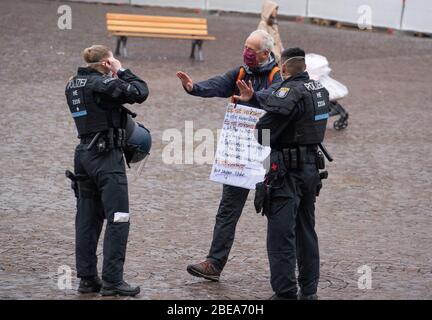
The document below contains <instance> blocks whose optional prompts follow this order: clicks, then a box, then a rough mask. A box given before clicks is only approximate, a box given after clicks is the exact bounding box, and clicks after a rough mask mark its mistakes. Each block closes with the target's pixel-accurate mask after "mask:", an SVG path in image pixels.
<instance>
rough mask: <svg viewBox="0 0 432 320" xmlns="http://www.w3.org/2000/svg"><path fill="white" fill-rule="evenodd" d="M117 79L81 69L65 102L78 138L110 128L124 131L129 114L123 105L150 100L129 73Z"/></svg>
mask: <svg viewBox="0 0 432 320" xmlns="http://www.w3.org/2000/svg"><path fill="white" fill-rule="evenodd" d="M117 76H118V77H112V76H109V75H105V74H102V73H100V72H99V71H97V70H95V69H92V68H88V67H81V68H78V72H77V75H76V76H74V77H73V78H72V79H71V80H70V81H69V82H68V83H67V85H66V90H65V94H66V99H67V103H68V105H69V110H70V112H71V114H72V117H73V118H74V120H75V124H76V127H77V130H78V136H79V137H83V136H85V135H88V134H90V133H95V132H99V131H105V130H107V129H109V128H123V127H124V126H125V119H126V114H125V112H124V111H123V110H122V105H123V104H124V103H130V104H132V103H142V102H144V101H145V100H146V99H147V97H148V94H149V91H148V87H147V84H146V83H145V82H144V81H143V80H141V79H140V78H139V77H137V76H136V75H134V74H133V73H132V72H131V71H130V70H129V69H126V70H123V71H119V72H118V74H117Z"/></svg>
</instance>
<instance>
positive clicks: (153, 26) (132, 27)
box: [106, 13, 216, 61]
mask: <svg viewBox="0 0 432 320" xmlns="http://www.w3.org/2000/svg"><path fill="white" fill-rule="evenodd" d="M106 23H107V29H108V32H109V34H110V35H114V36H117V46H116V51H115V54H116V55H117V54H120V51H122V52H123V56H125V57H126V56H127V49H126V42H127V38H128V37H147V38H165V39H189V40H192V52H191V55H190V57H191V58H196V57H197V56H196V54H195V53H196V51H197V50H198V60H199V61H203V60H204V58H203V53H202V44H203V41H204V40H216V38H215V37H213V36H209V34H208V30H207V19H203V18H184V17H167V16H164V17H162V16H143V15H135V14H122V13H107V14H106Z"/></svg>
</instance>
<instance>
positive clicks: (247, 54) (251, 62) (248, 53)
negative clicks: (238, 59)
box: [243, 48, 258, 68]
mask: <svg viewBox="0 0 432 320" xmlns="http://www.w3.org/2000/svg"><path fill="white" fill-rule="evenodd" d="M243 61H244V63H245V64H246V65H247V66H248V67H249V68H253V67H256V66H257V65H258V62H257V56H256V53H255V51H253V50H252V49H249V48H245V49H244V50H243Z"/></svg>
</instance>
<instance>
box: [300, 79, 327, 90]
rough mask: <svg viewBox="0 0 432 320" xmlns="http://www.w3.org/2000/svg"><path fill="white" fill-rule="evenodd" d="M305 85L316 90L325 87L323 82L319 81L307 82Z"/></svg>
mask: <svg viewBox="0 0 432 320" xmlns="http://www.w3.org/2000/svg"><path fill="white" fill-rule="evenodd" d="M304 86H305V87H306V89H308V90H309V91H316V90H320V89H322V88H324V86H323V85H322V84H321V82H318V81H313V82H308V83H305V84H304Z"/></svg>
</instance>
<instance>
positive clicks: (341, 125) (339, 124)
mask: <svg viewBox="0 0 432 320" xmlns="http://www.w3.org/2000/svg"><path fill="white" fill-rule="evenodd" d="M346 127H348V120H346V119H339V120H336V121H335V122H334V123H333V128H335V130H337V131H339V130H343V129H345V128H346Z"/></svg>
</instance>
